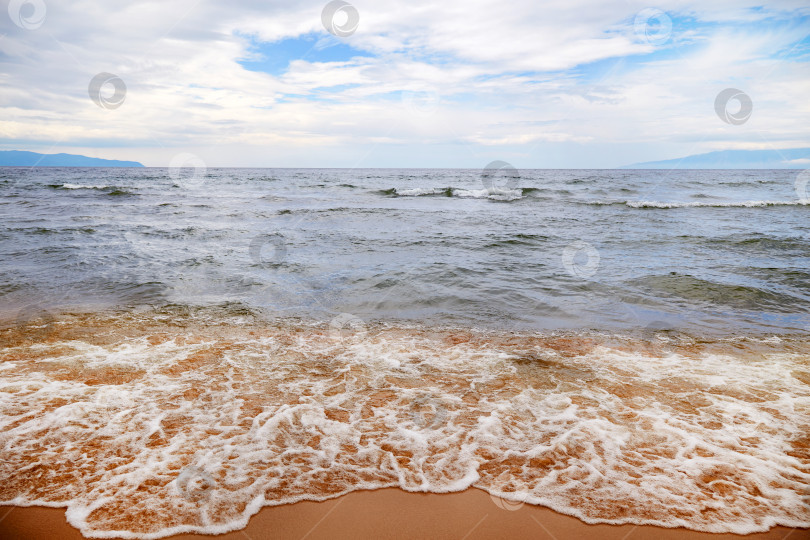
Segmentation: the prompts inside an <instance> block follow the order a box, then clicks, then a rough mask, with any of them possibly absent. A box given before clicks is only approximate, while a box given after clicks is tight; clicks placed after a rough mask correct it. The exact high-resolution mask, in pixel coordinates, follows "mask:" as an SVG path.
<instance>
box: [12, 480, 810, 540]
mask: <svg viewBox="0 0 810 540" xmlns="http://www.w3.org/2000/svg"><path fill="white" fill-rule="evenodd" d="M499 502H500V503H501V504H500V505H499V504H498V503H499ZM509 504H511V503H507V504H506V505H504V504H503V501H502V500H500V499H497V498H493V497H490V495H489V494H487V493H486V492H484V491H482V490H480V489H476V488H470V489H467V490H465V491H462V492H458V493H442V494H435V493H410V492H406V491H403V490H401V489H398V488H385V489H379V490H372V491H356V492H352V493H349V494H346V495H343V496H341V497H338V498H336V499H330V500H327V501H323V502H311V501H302V502H298V503H294V504H287V505H281V506H265V507H263V508H262V509H261V510H260V511H259V512H258V513H257V514H255V515H254V516H252V517H251V518H250V521H249V522H248V525H247V527H246V528H244V529H241V530H237V531H233V532H230V533H226V534H222V535H201V534H179V535H173V536H169V537H166V538H171V539H175V540H203V539H206V538H217V539H222V540H237V539H239V540H244V539H247V540H262V539H270V538H273V539H295V540H304V539H307V540H316V539H344V538H345V539H350V538H389V539H390V538H448V539H450V538H457V539H464V540H474V539H476V538H479V539H483V538H496V537H498V538H527V539H528V538H532V539H545V538H548V539H552V540H568V539H575V538H599V539H600V540H601V539H605V540H628V539H629V540H641V539H651V540H652V539H661V540H710V539H711V540H721V539H722V540H731V539H735V538H736V539H742V538H745V539H748V540H766V539H767V540H785V539H787V538H791V539H792V540H799V539H801V538H810V529H791V528H788V527H782V526H778V527H774V528H772V529H770V530H769V531H767V532H762V533H752V534H748V535H737V534H731V533H706V532H698V531H693V530H689V529H683V528H672V529H668V528H662V527H656V526H653V525H632V524H628V525H607V524H598V525H589V524H587V523H584V522H582V521H580V520H579V519H577V518H575V517H572V516H568V515H565V514H561V513H558V512H555V511H553V510H550V509H548V508H546V507H542V506H533V505H529V504H524V505H522V506H520V507H518V508H517V509H510V506H509ZM511 508H514V507H511ZM0 536H2V537H3V538H4V539H6V540H46V539H47V540H50V539H53V538H59V539H66V540H71V539H75V540H78V539H81V538H84V537H83V536H82V535H81V533H80V532H79V530H78V529H75V528H74V527H72V526H71V525H70V524H68V522H67V520H66V517H65V509H64V508H48V507H38V506H34V507H16V506H2V507H0Z"/></svg>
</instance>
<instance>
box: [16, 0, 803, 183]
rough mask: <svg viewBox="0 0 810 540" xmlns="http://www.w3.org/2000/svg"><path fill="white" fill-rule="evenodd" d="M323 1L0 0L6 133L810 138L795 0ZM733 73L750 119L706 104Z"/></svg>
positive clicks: (344, 153)
mask: <svg viewBox="0 0 810 540" xmlns="http://www.w3.org/2000/svg"><path fill="white" fill-rule="evenodd" d="M326 4H327V3H326V2H323V1H320V0H318V1H301V2H296V1H292V2H290V1H285V2H280V1H273V0H270V1H267V0H264V1H258V0H251V1H238V0H232V1H227V2H226V1H222V0H219V1H217V0H177V1H171V2H168V1H165V0H160V1H146V0H137V1H131V2H130V1H125V0H116V1H100V0H96V1H81V0H60V1H58V2H57V1H56V0H36V1H34V0H27V2H26V1H24V0H12V1H11V2H9V1H7V0H6V1H5V5H6V7H7V8H8V9H7V10H6V11H4V12H2V13H0V21H2V22H0V34H1V35H2V37H0V50H1V51H2V59H1V60H2V69H1V71H2V75H0V76H2V83H1V84H2V90H1V91H0V107H2V114H1V115H0V148H2V149H6V150H11V149H17V150H31V151H37V152H43V153H57V152H68V153H78V154H84V155H89V156H94V157H103V158H111V159H129V160H136V161H140V162H142V163H144V164H145V165H147V166H167V165H169V164H170V163H171V162H172V159H173V158H175V156H177V155H187V154H193V155H196V156H198V157H199V159H200V160H201V161H202V162H203V163H205V164H206V165H207V166H208V167H216V166H268V167H273V166H276V167H470V168H480V167H482V166H484V165H485V164H486V163H488V162H490V161H492V160H496V159H500V160H505V161H508V162H510V163H512V164H513V165H515V166H516V167H518V168H556V167H561V168H562V167H565V168H567V167H572V168H585V167H615V166H620V165H625V164H629V163H634V162H640V161H651V160H659V159H669V158H675V157H679V156H684V155H688V154H695V153H702V152H708V151H711V150H720V149H770V148H796V147H808V146H810V136H809V133H810V129H809V128H808V126H810V100H808V96H810V69H808V67H810V66H809V65H808V64H809V63H810V37H808V33H810V5H808V2H807V1H806V0H802V1H775V2H768V3H767V4H765V5H763V4H760V3H755V2H748V1H746V0H719V1H710V2H707V1H706V0H701V1H662V2H660V3H657V4H656V5H652V6H651V5H649V4H647V3H645V2H635V1H630V0H628V1H617V2H599V1H582V0H566V1H565V2H563V1H558V2H544V1H538V0H513V1H511V2H504V1H494V0H492V1H490V0H486V1H481V0H468V1H463V2H462V1H458V0H450V1H441V2H437V1H435V0H431V1H422V0H409V1H407V2H405V1H398V2H395V1H388V0H374V1H372V0H352V1H351V4H350V5H349V6H346V5H343V6H342V7H341V9H338V10H337V11H335V7H340V6H336V5H333V6H331V8H332V9H331V11H330V10H329V9H327V12H326V14H324V8H325V6H326ZM331 12H334V16H333V17H330V16H329V14H330V13H331ZM355 13H356V16H357V18H358V19H359V23H358V24H357V25H356V28H354V27H353V20H352V19H351V17H353V16H354V14H355ZM324 15H325V16H324ZM324 19H326V20H327V21H328V22H331V23H332V24H331V26H330V28H331V30H332V31H333V32H334V33H335V34H337V35H333V33H330V32H328V31H327V28H326V27H325V25H324ZM100 73H107V74H109V75H104V76H102V77H100V78H97V79H96V81H97V82H96V85H95V88H96V89H98V88H99V87H100V90H96V91H95V92H96V96H95V99H92V98H91V95H90V94H92V93H93V89H92V88H89V87H90V86H91V80H93V79H94V77H96V76H97V75H98V74H100ZM119 79H120V80H119ZM122 83H123V85H122ZM115 85H118V93H117V94H116V93H115V91H116V87H115ZM124 85H125V87H126V90H125V92H124V91H123V86H124ZM727 88H735V89H738V90H740V91H741V92H742V93H743V94H744V95H745V96H748V97H749V98H750V103H751V111H750V116H749V115H748V114H747V112H746V111H745V110H742V111H740V110H739V109H740V108H741V107H743V109H744V108H745V104H744V101H745V97H744V96H742V97H740V99H732V100H731V101H730V102H729V105H728V107H727V109H725V112H724V114H726V115H731V116H730V117H729V116H726V119H725V121H724V119H722V118H721V117H720V115H719V114H718V111H717V110H716V107H715V101H716V98H717V96H718V94H720V93H721V92H722V91H723V90H725V89H727ZM741 100H742V101H741ZM735 115H736V116H735ZM729 118H730V120H729ZM735 118H737V119H739V120H735Z"/></svg>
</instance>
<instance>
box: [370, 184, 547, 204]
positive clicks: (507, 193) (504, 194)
mask: <svg viewBox="0 0 810 540" xmlns="http://www.w3.org/2000/svg"><path fill="white" fill-rule="evenodd" d="M535 191H537V188H515V189H500V188H495V187H493V188H484V189H462V188H455V187H443V188H411V189H399V188H390V189H385V190H381V191H379V192H378V193H379V194H381V195H385V196H387V197H458V198H460V199H490V200H494V201H507V202H508V201H515V200H519V199H522V198H523V197H524V196H526V195H528V194H529V193H532V192H535Z"/></svg>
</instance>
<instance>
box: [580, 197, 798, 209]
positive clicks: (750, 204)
mask: <svg viewBox="0 0 810 540" xmlns="http://www.w3.org/2000/svg"><path fill="white" fill-rule="evenodd" d="M584 204H587V205H592V206H629V207H630V208H703V207H707V208H759V207H767V206H807V205H810V199H800V200H796V201H732V202H702V201H691V202H660V201H588V202H585V203H584Z"/></svg>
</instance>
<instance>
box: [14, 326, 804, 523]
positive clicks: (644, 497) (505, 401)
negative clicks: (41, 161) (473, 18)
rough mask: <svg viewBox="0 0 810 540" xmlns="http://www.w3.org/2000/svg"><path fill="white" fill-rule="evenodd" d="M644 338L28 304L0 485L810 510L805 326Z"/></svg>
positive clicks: (108, 495)
mask: <svg viewBox="0 0 810 540" xmlns="http://www.w3.org/2000/svg"><path fill="white" fill-rule="evenodd" d="M355 323H356V324H355ZM646 338H647V339H641V337H639V336H629V335H624V336H622V335H612V334H604V333H602V334H600V333H588V332H577V333H547V334H545V335H540V334H534V333H509V332H496V331H483V330H472V329H466V330H465V329H449V328H448V329H435V328H432V329H427V328H424V327H421V326H419V325H391V324H388V325H385V324H368V325H363V324H360V323H357V321H353V320H352V319H351V317H349V316H346V317H344V318H342V319H341V318H340V317H337V318H336V320H333V324H331V325H328V324H315V323H306V322H303V321H299V320H284V321H278V320H276V321H269V320H262V319H260V318H257V317H255V316H253V315H251V314H241V315H229V316H224V315H222V314H216V315H215V316H211V313H210V312H206V311H196V312H193V313H191V314H190V313H188V312H178V311H158V312H155V311H143V312H141V311H136V312H130V313H127V314H118V315H100V314H97V315H82V316H79V315H72V316H71V315H60V316H54V317H52V318H33V319H31V320H29V321H27V322H26V323H25V324H22V325H20V324H19V322H18V323H17V324H13V325H11V326H10V327H8V328H6V329H5V330H3V331H2V333H0V343H2V344H3V348H2V350H1V351H0V360H2V362H0V433H2V435H0V470H2V474H0V476H2V478H3V482H2V483H0V503H2V504H14V505H20V506H26V505H46V506H59V507H66V508H67V517H68V520H69V521H70V523H71V524H73V525H74V526H76V527H78V528H80V529H81V531H82V533H83V534H84V535H85V536H89V537H125V538H158V537H162V536H166V535H169V534H174V533H179V532H184V531H187V532H190V531H196V532H206V533H218V532H225V531H229V530H235V529H239V528H242V527H244V526H245V525H246V523H247V520H248V518H249V517H250V516H251V515H252V514H254V513H255V512H257V511H258V510H259V509H260V508H261V507H262V506H267V505H279V504H286V503H291V502H295V501H300V500H323V499H327V498H331V497H335V496H338V495H340V494H343V493H347V492H350V491H353V490H359V489H376V488H382V487H391V486H397V487H400V488H402V489H405V490H408V491H421V492H434V493H441V492H450V491H459V490H463V489H465V488H468V487H471V486H472V487H478V488H481V489H485V490H487V491H488V492H490V493H492V494H493V495H498V496H501V497H504V498H506V499H508V500H512V501H521V502H523V501H525V502H528V503H532V504H538V505H544V506H548V507H550V508H552V509H554V510H557V511H560V512H564V513H567V514H571V515H574V516H577V517H579V518H580V519H582V520H584V521H586V522H589V523H637V524H654V525H660V526H665V527H678V526H680V527H687V528H690V529H695V530H701V531H710V532H735V533H750V532H754V531H764V530H766V529H768V528H770V527H772V526H774V525H785V526H791V527H808V526H810V492H808V486H809V485H810V354H808V352H807V351H808V342H807V340H806V339H799V338H789V337H786V336H782V337H772V338H767V339H760V338H750V337H749V338H734V337H729V338H727V339H720V340H713V341H702V340H700V339H697V338H694V337H690V336H687V335H685V334H677V335H672V334H669V333H659V334H649V335H647V336H646Z"/></svg>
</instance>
